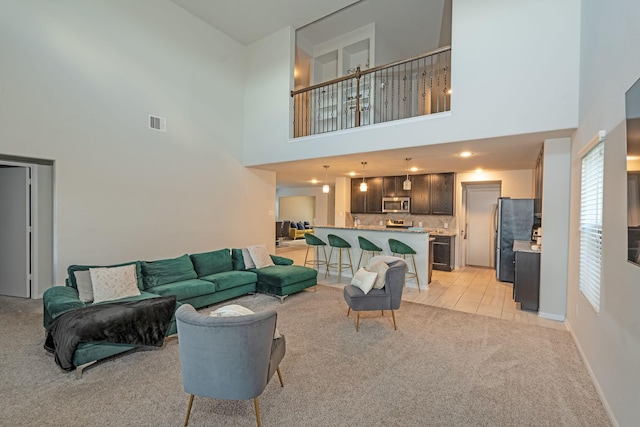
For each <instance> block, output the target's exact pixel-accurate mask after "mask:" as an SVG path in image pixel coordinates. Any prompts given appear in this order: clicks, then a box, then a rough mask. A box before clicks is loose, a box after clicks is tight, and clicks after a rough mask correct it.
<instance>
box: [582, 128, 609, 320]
mask: <svg viewBox="0 0 640 427" xmlns="http://www.w3.org/2000/svg"><path fill="white" fill-rule="evenodd" d="M603 181H604V141H603V140H602V138H600V140H599V142H597V144H596V145H595V146H594V147H593V148H591V149H590V150H589V151H588V152H587V154H585V155H584V157H583V158H582V178H581V190H580V292H582V293H583V294H584V296H585V297H586V298H587V300H588V301H589V302H590V303H591V305H592V306H593V308H594V309H595V310H596V312H600V278H601V266H602V193H603Z"/></svg>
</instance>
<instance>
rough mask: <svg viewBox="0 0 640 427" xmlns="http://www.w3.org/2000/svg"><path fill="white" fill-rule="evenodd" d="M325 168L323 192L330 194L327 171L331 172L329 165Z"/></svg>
mask: <svg viewBox="0 0 640 427" xmlns="http://www.w3.org/2000/svg"><path fill="white" fill-rule="evenodd" d="M323 168H324V185H323V186H322V192H323V193H328V192H329V184H328V183H327V170H329V165H324V166H323Z"/></svg>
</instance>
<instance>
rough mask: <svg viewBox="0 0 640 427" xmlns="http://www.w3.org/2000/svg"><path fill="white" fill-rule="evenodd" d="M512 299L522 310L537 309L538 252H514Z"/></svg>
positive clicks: (538, 292) (538, 297)
mask: <svg viewBox="0 0 640 427" xmlns="http://www.w3.org/2000/svg"><path fill="white" fill-rule="evenodd" d="M514 264H515V275H514V279H513V299H514V300H515V301H516V302H519V303H520V307H521V308H522V309H523V310H530V311H538V304H539V299H540V252H527V251H516V252H515V260H514Z"/></svg>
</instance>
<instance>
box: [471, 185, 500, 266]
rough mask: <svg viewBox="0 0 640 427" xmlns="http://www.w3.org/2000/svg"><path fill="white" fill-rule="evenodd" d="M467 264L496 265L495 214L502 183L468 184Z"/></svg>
mask: <svg viewBox="0 0 640 427" xmlns="http://www.w3.org/2000/svg"><path fill="white" fill-rule="evenodd" d="M466 189H467V210H466V219H467V226H466V237H467V265H477V266H481V267H493V266H494V265H495V254H494V244H495V236H494V234H495V230H494V226H493V214H494V212H495V209H496V207H497V203H498V197H500V184H478V185H467V187H466Z"/></svg>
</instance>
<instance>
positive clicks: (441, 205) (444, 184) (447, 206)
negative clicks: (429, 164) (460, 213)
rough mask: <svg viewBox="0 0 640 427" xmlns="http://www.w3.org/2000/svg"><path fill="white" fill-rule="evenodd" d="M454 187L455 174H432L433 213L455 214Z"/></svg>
mask: <svg viewBox="0 0 640 427" xmlns="http://www.w3.org/2000/svg"><path fill="white" fill-rule="evenodd" d="M454 187H455V176H454V174H452V173H434V174H431V215H453V193H454Z"/></svg>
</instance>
